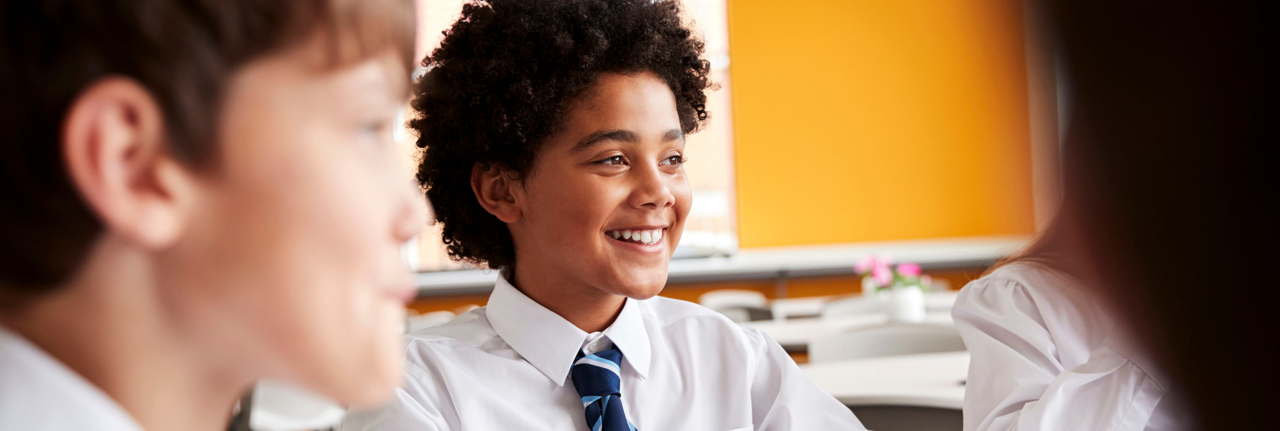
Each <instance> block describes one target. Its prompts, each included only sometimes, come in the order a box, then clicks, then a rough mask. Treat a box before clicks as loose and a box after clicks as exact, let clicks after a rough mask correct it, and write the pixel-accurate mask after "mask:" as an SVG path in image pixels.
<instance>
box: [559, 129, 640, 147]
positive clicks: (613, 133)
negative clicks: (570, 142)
mask: <svg viewBox="0 0 1280 431" xmlns="http://www.w3.org/2000/svg"><path fill="white" fill-rule="evenodd" d="M603 141H622V142H639V141H640V136H637V135H636V134H635V132H632V131H630V130H601V131H598V132H595V133H592V134H590V135H587V137H585V138H582V140H581V141H578V144H577V145H574V146H573V149H572V150H570V151H569V152H570V153H577V152H581V151H583V150H586V149H588V148H591V147H592V146H594V145H596V144H598V143H600V142H603Z"/></svg>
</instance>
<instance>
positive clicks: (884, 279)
mask: <svg viewBox="0 0 1280 431" xmlns="http://www.w3.org/2000/svg"><path fill="white" fill-rule="evenodd" d="M871 279H873V280H875V282H876V284H877V285H879V286H880V287H889V285H891V284H893V271H891V270H889V267H888V266H880V265H877V266H876V267H875V268H872V269H871Z"/></svg>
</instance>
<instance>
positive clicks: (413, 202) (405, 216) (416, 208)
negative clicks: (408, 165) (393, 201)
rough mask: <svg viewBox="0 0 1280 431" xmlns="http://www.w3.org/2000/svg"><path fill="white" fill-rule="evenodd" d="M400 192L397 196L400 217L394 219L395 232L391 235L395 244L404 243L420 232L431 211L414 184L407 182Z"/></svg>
mask: <svg viewBox="0 0 1280 431" xmlns="http://www.w3.org/2000/svg"><path fill="white" fill-rule="evenodd" d="M400 190H401V192H400V193H399V194H398V195H397V196H398V197H399V198H400V199H401V202H402V203H401V209H400V216H399V217H397V219H396V223H395V225H394V227H393V229H394V230H395V231H394V232H393V233H392V234H393V235H395V239H396V241H397V242H399V243H404V242H406V241H409V240H410V239H413V237H414V236H415V235H417V234H418V233H420V232H422V227H423V226H424V225H426V224H427V218H428V217H429V216H430V214H431V209H430V207H429V205H430V204H429V203H428V202H427V200H426V197H425V196H423V195H422V193H419V192H418V187H417V185H416V184H415V183H413V182H409V183H407V184H405V187H401V188H400Z"/></svg>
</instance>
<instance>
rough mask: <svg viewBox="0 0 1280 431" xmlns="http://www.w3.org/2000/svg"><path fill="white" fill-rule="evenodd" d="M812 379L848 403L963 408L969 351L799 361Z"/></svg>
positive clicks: (845, 403)
mask: <svg viewBox="0 0 1280 431" xmlns="http://www.w3.org/2000/svg"><path fill="white" fill-rule="evenodd" d="M800 370H801V371H803V372H804V374H805V375H806V376H808V377H809V379H811V380H813V382H814V383H816V384H817V385H818V387H820V388H822V390H824V391H826V392H827V393H829V394H831V395H832V396H834V397H836V399H837V400H840V402H841V403H844V405H846V406H903V407H931V408H941V409H950V410H960V409H961V408H962V407H963V406H964V380H965V378H966V377H967V376H968V373H969V352H944V353H925V354H919V355H900V356H881V357H876V358H862V359H852V360H846V361H835V362H827V363H820V364H805V365H801V366H800Z"/></svg>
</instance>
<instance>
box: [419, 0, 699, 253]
mask: <svg viewBox="0 0 1280 431" xmlns="http://www.w3.org/2000/svg"><path fill="white" fill-rule="evenodd" d="M444 36H445V37H444V41H443V42H442V43H441V45H440V47H439V48H437V49H436V50H435V51H434V52H432V53H431V55H430V56H428V57H427V58H426V59H424V60H423V62H422V65H423V66H424V67H426V68H428V71H427V73H426V74H425V75H424V76H423V77H422V79H420V80H419V81H418V82H417V84H416V85H415V88H414V99H413V105H412V106H413V108H414V110H415V111H416V114H417V118H415V119H413V120H412V121H410V122H409V126H410V127H412V128H413V129H414V130H416V131H417V133H418V147H420V148H423V149H424V151H423V154H422V162H421V164H420V165H419V166H418V181H419V182H420V183H421V184H422V187H423V189H424V190H425V191H426V195H427V197H428V198H429V199H431V202H432V203H434V204H435V206H436V220H437V221H438V222H439V223H441V224H442V225H443V226H442V227H443V231H444V243H445V245H446V246H447V248H448V252H449V256H450V257H452V258H453V259H455V260H461V261H466V262H471V263H475V264H482V265H487V266H488V267H489V268H493V269H497V268H500V267H503V266H506V265H510V264H512V263H514V262H515V246H514V245H513V244H512V240H511V232H510V231H509V230H508V229H507V226H506V225H505V224H504V223H503V222H502V221H501V220H498V218H497V217H494V216H493V215H492V214H489V213H488V212H487V211H485V209H484V208H483V207H481V206H480V203H479V201H477V199H476V197H475V195H474V193H473V191H472V189H471V170H472V167H473V166H477V165H478V166H481V167H486V168H487V167H498V168H500V169H504V170H508V171H511V172H514V173H515V174H516V175H517V177H520V178H522V177H524V176H525V175H527V174H528V173H529V171H530V169H531V168H532V166H531V165H532V163H533V160H534V157H535V155H536V154H537V152H538V149H539V147H540V146H541V145H542V143H543V141H545V140H546V139H547V138H548V137H550V135H552V134H553V133H555V132H556V131H557V130H558V129H559V128H560V127H562V126H563V124H562V123H563V121H564V117H565V114H566V111H567V109H569V106H570V105H571V103H572V102H573V101H574V100H575V98H577V97H580V96H581V95H583V93H584V92H585V91H586V90H589V89H590V88H591V87H592V85H594V83H595V82H596V79H597V78H598V77H599V76H600V74H602V73H608V72H612V73H623V74H634V73H642V72H649V73H653V74H654V75H656V76H658V77H659V78H661V79H662V80H663V81H665V82H666V83H667V86H668V87H670V88H671V92H672V93H673V94H674V95H675V99H676V110H677V112H678V113H679V116H680V128H681V129H683V131H684V132H685V133H686V134H688V133H692V132H694V131H696V130H697V129H698V128H699V127H701V125H702V124H703V123H705V122H706V120H707V109H706V107H707V97H706V94H705V93H704V91H706V90H707V89H709V88H711V86H712V83H711V80H710V78H709V75H710V73H711V65H710V63H709V62H707V61H706V60H705V59H703V58H702V54H703V51H704V46H703V42H702V41H701V40H700V39H699V38H698V37H696V36H695V35H694V33H693V32H692V31H690V30H689V29H688V28H686V27H685V26H684V25H683V24H682V21H681V19H680V10H679V6H678V5H677V3H676V2H675V1H670V0H668V1H653V0H478V1H476V2H473V3H469V4H466V5H464V6H463V9H462V17H461V18H459V19H458V21H457V22H456V23H454V25H453V27H452V28H450V29H449V30H448V31H446V32H445V33H444Z"/></svg>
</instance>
